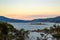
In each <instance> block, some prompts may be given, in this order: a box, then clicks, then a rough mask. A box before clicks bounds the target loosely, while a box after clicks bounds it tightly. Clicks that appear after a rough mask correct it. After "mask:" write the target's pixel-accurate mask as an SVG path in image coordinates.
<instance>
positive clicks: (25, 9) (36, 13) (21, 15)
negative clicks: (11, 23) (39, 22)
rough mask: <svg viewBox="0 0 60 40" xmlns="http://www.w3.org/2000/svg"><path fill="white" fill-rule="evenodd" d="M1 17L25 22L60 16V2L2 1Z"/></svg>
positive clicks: (44, 0)
mask: <svg viewBox="0 0 60 40" xmlns="http://www.w3.org/2000/svg"><path fill="white" fill-rule="evenodd" d="M0 16H6V17H9V18H15V19H23V20H31V19H37V18H45V17H54V16H60V0H0Z"/></svg>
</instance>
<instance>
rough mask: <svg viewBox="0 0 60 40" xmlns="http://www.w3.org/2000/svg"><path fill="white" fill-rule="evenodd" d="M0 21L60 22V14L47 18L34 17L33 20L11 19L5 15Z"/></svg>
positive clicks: (0, 17)
mask: <svg viewBox="0 0 60 40" xmlns="http://www.w3.org/2000/svg"><path fill="white" fill-rule="evenodd" d="M0 21H4V22H55V23H60V16H58V17H54V18H46V19H33V20H30V21H29V20H19V19H11V18H7V17H4V16H0Z"/></svg>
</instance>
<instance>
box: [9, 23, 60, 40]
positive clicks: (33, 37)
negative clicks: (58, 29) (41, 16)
mask: <svg viewBox="0 0 60 40" xmlns="http://www.w3.org/2000/svg"><path fill="white" fill-rule="evenodd" d="M34 23H36V22H34ZM39 23H40V22H39ZM41 23H42V24H45V25H31V22H29V23H10V24H12V25H13V26H14V28H16V29H18V30H20V29H25V30H37V29H44V28H49V27H52V26H53V25H54V24H56V25H60V23H48V22H41ZM44 35H45V34H44ZM28 36H29V39H27V38H25V40H37V37H38V38H41V32H39V33H37V32H30V34H29V35H28ZM47 37H48V40H53V39H51V38H53V37H52V35H50V34H49V35H47ZM54 40H55V39H54Z"/></svg>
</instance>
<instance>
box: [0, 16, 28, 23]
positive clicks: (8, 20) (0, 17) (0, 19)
mask: <svg viewBox="0 0 60 40" xmlns="http://www.w3.org/2000/svg"><path fill="white" fill-rule="evenodd" d="M0 21H3V22H29V21H25V20H19V19H11V18H7V17H4V16H0Z"/></svg>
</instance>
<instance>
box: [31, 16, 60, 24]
mask: <svg viewBox="0 0 60 40" xmlns="http://www.w3.org/2000/svg"><path fill="white" fill-rule="evenodd" d="M32 21H34V22H55V23H60V16H58V17H54V18H46V19H34V20H32Z"/></svg>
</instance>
